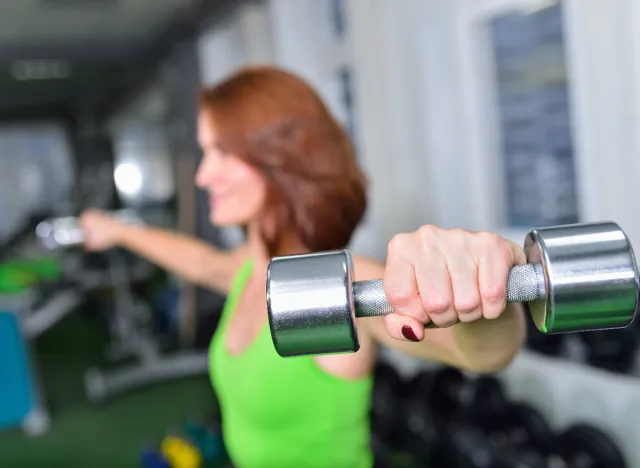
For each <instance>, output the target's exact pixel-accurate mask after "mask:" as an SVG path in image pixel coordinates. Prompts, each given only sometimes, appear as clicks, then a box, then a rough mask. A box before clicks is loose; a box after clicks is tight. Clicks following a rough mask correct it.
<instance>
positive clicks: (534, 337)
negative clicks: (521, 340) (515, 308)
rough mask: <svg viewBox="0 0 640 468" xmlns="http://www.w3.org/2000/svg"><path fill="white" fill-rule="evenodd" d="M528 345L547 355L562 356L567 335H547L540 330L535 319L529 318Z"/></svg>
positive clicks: (533, 349)
mask: <svg viewBox="0 0 640 468" xmlns="http://www.w3.org/2000/svg"><path fill="white" fill-rule="evenodd" d="M527 327H528V330H527V343H526V347H527V348H528V349H531V350H532V351H535V352H538V353H540V354H544V355H546V356H561V355H562V354H563V353H564V350H565V343H566V335H565V334H558V335H547V334H545V333H542V332H541V331H540V330H538V329H537V328H536V326H535V324H534V323H533V320H531V319H529V320H527Z"/></svg>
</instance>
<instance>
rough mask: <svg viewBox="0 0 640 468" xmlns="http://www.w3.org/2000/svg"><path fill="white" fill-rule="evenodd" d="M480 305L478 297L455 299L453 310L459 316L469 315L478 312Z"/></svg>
mask: <svg viewBox="0 0 640 468" xmlns="http://www.w3.org/2000/svg"><path fill="white" fill-rule="evenodd" d="M480 305H481V302H480V298H479V297H478V298H475V297H465V298H461V299H456V301H455V309H456V311H457V312H459V313H461V314H469V313H471V312H473V311H475V310H478V309H479V308H480Z"/></svg>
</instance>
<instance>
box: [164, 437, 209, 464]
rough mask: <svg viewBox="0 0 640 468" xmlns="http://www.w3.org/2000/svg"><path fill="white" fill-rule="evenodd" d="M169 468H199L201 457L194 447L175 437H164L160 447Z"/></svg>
mask: <svg viewBox="0 0 640 468" xmlns="http://www.w3.org/2000/svg"><path fill="white" fill-rule="evenodd" d="M160 450H161V451H162V455H163V456H164V457H165V458H166V459H167V461H168V462H169V463H170V464H171V468H201V467H202V455H201V454H200V451H199V450H198V449H197V447H195V446H194V445H192V444H190V443H189V442H188V441H186V440H184V439H182V438H180V437H175V436H168V437H165V438H164V440H163V441H162V444H161V446H160Z"/></svg>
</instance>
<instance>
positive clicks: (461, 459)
mask: <svg viewBox="0 0 640 468" xmlns="http://www.w3.org/2000/svg"><path fill="white" fill-rule="evenodd" d="M432 457H433V458H432V460H433V461H432V463H431V464H430V465H429V466H438V467H440V466H442V467H445V466H451V467H453V466H455V467H457V468H511V467H510V466H509V465H505V464H504V463H503V462H502V460H501V454H500V453H499V451H498V450H496V448H495V447H494V446H493V444H492V443H491V441H490V440H489V437H488V434H486V433H485V432H483V431H482V430H481V429H480V428H478V427H474V426H470V425H465V424H460V423H454V424H451V425H450V427H449V428H448V430H447V432H446V441H445V442H444V443H443V444H442V445H441V446H439V447H437V448H436V449H435V450H434V453H433V455H432Z"/></svg>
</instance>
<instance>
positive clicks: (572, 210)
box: [490, 4, 579, 228]
mask: <svg viewBox="0 0 640 468" xmlns="http://www.w3.org/2000/svg"><path fill="white" fill-rule="evenodd" d="M490 30H491V41H492V46H493V55H494V63H495V74H494V75H495V77H496V80H497V90H496V91H497V92H496V95H497V99H498V101H499V102H498V109H499V111H498V119H499V122H498V128H499V132H500V134H501V140H500V149H501V151H502V161H503V163H504V166H503V168H504V176H505V180H506V187H505V188H506V190H505V193H506V198H507V200H506V210H507V213H506V221H507V225H508V226H509V227H514V228H518V227H530V226H539V227H542V226H545V225H555V224H564V223H573V222H578V219H579V214H578V201H577V188H576V175H575V170H574V145H573V139H572V134H571V117H570V112H569V97H568V94H569V93H568V86H569V83H568V80H567V71H566V64H565V58H564V53H565V52H564V36H563V30H562V6H561V5H560V4H553V5H551V6H547V7H545V8H543V9H540V10H537V11H533V12H518V13H512V14H507V15H503V16H500V17H498V18H495V19H494V20H492V22H491V28H490Z"/></svg>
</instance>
